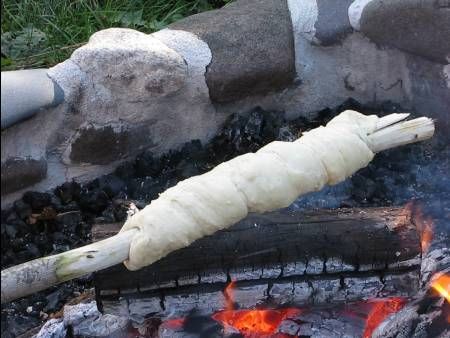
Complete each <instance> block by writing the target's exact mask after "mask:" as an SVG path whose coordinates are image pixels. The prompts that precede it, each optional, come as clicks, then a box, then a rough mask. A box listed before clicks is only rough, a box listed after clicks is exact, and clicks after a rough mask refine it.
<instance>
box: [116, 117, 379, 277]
mask: <svg viewBox="0 0 450 338" xmlns="http://www.w3.org/2000/svg"><path fill="white" fill-rule="evenodd" d="M379 120H380V119H379V118H378V117H377V116H375V115H371V116H365V115H362V114H360V113H358V112H355V111H351V110H347V111H345V112H343V113H341V114H340V115H338V116H337V117H335V118H334V119H333V120H331V121H330V122H329V123H328V124H327V125H326V127H319V128H316V129H313V130H311V131H309V132H307V133H304V135H303V136H302V137H301V138H299V139H298V140H296V141H294V142H280V141H275V142H272V143H269V144H268V145H266V146H265V147H263V148H261V149H260V150H259V151H257V152H256V153H248V154H244V155H241V156H238V157H236V158H234V159H232V160H230V161H228V162H225V163H222V164H220V165H218V166H217V167H215V168H214V169H212V170H211V171H209V172H207V173H205V174H203V175H199V176H194V177H192V178H189V179H186V180H184V181H182V182H179V183H178V184H177V185H176V186H174V187H172V188H170V189H168V190H166V191H165V192H164V193H162V194H161V195H160V196H159V198H158V199H156V200H154V201H152V202H151V204H149V205H148V206H146V207H145V208H144V209H143V210H141V211H140V212H139V213H137V214H136V215H134V216H132V217H131V218H130V219H129V220H127V222H126V223H125V224H124V226H123V228H122V230H121V231H125V230H128V229H130V228H138V229H139V230H140V231H138V232H137V234H136V235H135V236H134V237H133V239H132V242H131V246H130V252H129V259H128V260H127V261H126V262H125V265H126V266H127V268H128V269H130V270H137V269H139V268H142V267H144V266H146V265H149V264H151V263H153V262H155V261H157V260H158V259H160V258H162V257H164V256H165V255H167V254H168V253H170V252H172V251H174V250H176V249H179V248H182V247H185V246H188V245H189V244H190V243H192V242H193V241H195V240H196V239H199V238H201V237H203V236H206V235H210V234H212V233H214V232H216V231H217V230H220V229H223V228H226V227H228V226H230V225H232V224H234V223H236V222H238V221H239V220H241V219H242V218H244V217H246V216H247V214H248V213H250V212H267V211H271V210H275V209H279V208H283V207H287V206H289V205H290V204H291V203H292V202H294V201H295V199H296V198H298V196H300V195H304V194H306V193H309V192H312V191H318V190H320V189H322V188H323V186H324V185H326V184H329V185H334V184H337V183H339V182H342V181H343V180H345V179H346V178H347V177H349V176H351V175H352V174H354V173H355V172H356V171H357V170H359V169H361V168H363V167H365V166H367V164H368V163H369V162H370V161H371V160H372V158H373V157H374V152H373V151H372V150H371V145H370V141H369V138H368V136H367V135H368V134H370V133H372V132H373V131H374V130H376V128H377V123H379Z"/></svg>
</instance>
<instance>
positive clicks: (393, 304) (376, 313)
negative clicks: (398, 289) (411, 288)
mask: <svg viewBox="0 0 450 338" xmlns="http://www.w3.org/2000/svg"><path fill="white" fill-rule="evenodd" d="M371 303H373V307H372V309H371V310H370V312H369V314H368V316H367V319H366V327H365V328H364V335H363V337H364V338H370V337H372V333H373V332H374V331H375V329H376V328H377V327H378V325H380V324H381V323H382V322H383V321H384V320H385V319H386V318H387V317H388V316H389V315H390V314H392V313H396V312H398V311H400V310H401V309H402V308H403V306H404V305H405V304H406V301H405V299H404V298H399V297H393V298H388V299H380V300H373V301H371Z"/></svg>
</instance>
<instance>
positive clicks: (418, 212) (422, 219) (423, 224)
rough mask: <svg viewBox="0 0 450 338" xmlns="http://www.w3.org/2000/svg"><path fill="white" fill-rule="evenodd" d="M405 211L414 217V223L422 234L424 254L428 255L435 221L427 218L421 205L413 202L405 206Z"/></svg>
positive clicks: (421, 241) (421, 242)
mask: <svg viewBox="0 0 450 338" xmlns="http://www.w3.org/2000/svg"><path fill="white" fill-rule="evenodd" d="M405 209H406V210H407V211H409V212H410V213H411V215H412V216H413V219H414V223H415V224H416V226H417V229H418V230H419V232H420V244H421V246H422V253H426V252H427V251H428V248H429V247H430V244H431V241H432V240H433V219H432V218H431V217H429V216H425V215H424V214H423V211H422V208H421V207H420V205H419V204H418V203H415V202H413V201H411V202H408V203H407V204H406V205H405Z"/></svg>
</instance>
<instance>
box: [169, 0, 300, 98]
mask: <svg viewBox="0 0 450 338" xmlns="http://www.w3.org/2000/svg"><path fill="white" fill-rule="evenodd" d="M171 28H173V29H180V30H186V31H189V32H192V33H195V34H196V35H198V36H199V37H200V38H201V39H202V40H204V41H206V42H207V43H208V45H209V47H210V48H211V51H212V55H213V58H212V62H211V64H210V65H209V67H208V71H207V73H206V81H207V83H208V87H209V92H210V96H211V99H212V100H213V101H215V102H230V101H233V100H237V99H241V98H244V97H247V96H250V95H254V94H263V93H267V92H271V91H274V90H279V89H282V88H284V87H286V86H288V85H290V84H291V82H292V80H293V78H294V75H295V69H294V43H293V38H292V24H291V21H290V15H289V11H288V8H287V3H286V2H285V1H279V0H263V1H255V0H252V1H236V2H234V3H232V4H230V5H227V6H225V7H224V8H222V9H220V10H216V11H210V12H205V13H200V14H197V15H193V16H191V17H188V18H186V19H184V20H181V21H179V22H176V23H175V24H173V25H171ZM280 51H282V52H281V53H280Z"/></svg>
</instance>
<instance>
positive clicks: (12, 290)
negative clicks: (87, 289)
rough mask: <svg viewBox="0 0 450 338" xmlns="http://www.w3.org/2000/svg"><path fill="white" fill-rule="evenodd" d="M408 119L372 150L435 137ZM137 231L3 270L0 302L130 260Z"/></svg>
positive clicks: (396, 117)
mask: <svg viewBox="0 0 450 338" xmlns="http://www.w3.org/2000/svg"><path fill="white" fill-rule="evenodd" d="M407 116H408V115H407V114H391V115H388V116H385V117H383V118H381V119H380V120H379V122H378V125H377V128H378V129H377V130H376V131H375V132H374V133H372V134H371V135H369V140H370V147H371V149H372V150H373V151H374V152H379V151H381V150H385V149H389V148H394V147H397V146H400V145H404V144H408V143H415V142H418V141H422V140H425V139H428V138H430V137H431V136H433V133H434V123H433V120H431V119H429V118H426V117H421V118H418V119H414V120H411V121H404V122H400V121H402V120H404V119H405V118H406V117H407ZM136 231H139V230H135V229H133V230H129V231H126V232H122V233H119V234H117V235H116V236H113V237H111V238H109V239H105V240H103V241H100V242H97V243H93V244H90V245H87V246H84V247H82V248H78V249H74V250H70V251H67V252H64V253H61V254H58V255H54V256H49V257H43V258H38V259H35V260H33V261H30V262H26V263H23V264H20V265H17V266H13V267H10V268H8V269H5V270H2V279H1V282H2V287H1V302H2V303H4V302H9V301H11V300H14V299H17V298H20V297H24V296H27V295H30V294H32V293H35V292H38V291H41V290H44V289H46V288H49V287H50V286H53V285H57V284H59V283H62V282H65V281H68V280H71V279H74V278H77V277H81V276H83V275H86V274H89V273H91V272H94V271H97V270H101V269H105V268H107V267H110V266H113V265H116V264H119V263H121V262H123V261H125V260H127V259H128V253H129V248H130V243H131V240H132V238H133V236H134V235H135V233H136Z"/></svg>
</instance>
